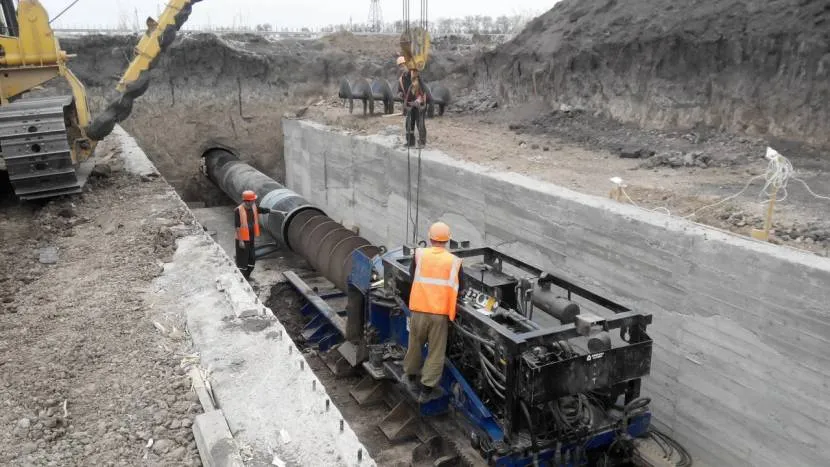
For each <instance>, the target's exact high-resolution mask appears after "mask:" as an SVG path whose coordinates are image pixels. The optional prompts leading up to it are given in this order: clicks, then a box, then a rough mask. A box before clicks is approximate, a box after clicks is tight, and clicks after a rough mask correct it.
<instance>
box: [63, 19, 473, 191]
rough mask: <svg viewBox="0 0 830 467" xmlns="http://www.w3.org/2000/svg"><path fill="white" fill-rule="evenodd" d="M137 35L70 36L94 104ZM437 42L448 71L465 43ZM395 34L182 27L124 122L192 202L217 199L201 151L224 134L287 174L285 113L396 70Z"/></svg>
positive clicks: (439, 74)
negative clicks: (295, 35)
mask: <svg viewBox="0 0 830 467" xmlns="http://www.w3.org/2000/svg"><path fill="white" fill-rule="evenodd" d="M136 42H137V37H136V36H103V35H93V36H85V37H79V38H64V39H62V40H61V45H62V46H63V47H64V49H65V50H67V51H68V52H70V53H74V54H77V57H76V58H74V59H73V60H72V62H71V64H70V65H71V68H72V70H73V71H74V72H75V73H76V74H77V75H78V77H79V78H80V79H81V80H82V81H83V82H84V83H85V84H86V86H87V88H88V92H89V94H90V100H91V101H92V107H93V109H95V110H97V109H100V108H101V107H102V104H103V103H104V102H105V98H112V97H113V96H114V95H115V91H114V88H115V85H116V83H117V82H118V80H119V79H120V77H121V74H122V73H123V72H124V70H125V68H126V66H127V65H128V63H129V60H130V58H131V57H132V55H133V48H134V46H135V44H136ZM442 47H443V46H442V45H441V44H439V45H438V47H437V48H438V51H437V52H436V54H434V61H433V63H432V64H431V68H430V73H431V75H430V76H431V78H432V79H440V78H443V77H444V76H445V75H446V74H447V73H449V71H450V70H451V69H453V68H454V66H455V63H457V62H458V61H459V60H461V59H462V57H463V56H464V51H463V50H459V49H458V48H457V47H445V49H446V50H443V51H442V50H441V48H442ZM397 54H398V41H397V39H396V38H395V37H392V36H368V37H367V36H354V35H352V34H348V33H346V34H334V35H331V36H326V37H324V38H322V39H319V40H279V41H272V40H267V39H265V38H263V37H261V36H257V35H252V34H250V35H243V34H226V35H221V36H220V35H215V34H207V33H184V34H181V35H180V37H179V38H178V39H177V40H176V41H175V42H174V44H173V45H172V46H171V47H170V49H169V50H167V52H166V53H165V54H164V55H163V56H162V58H161V59H160V61H159V63H158V65H157V66H156V68H155V70H154V72H153V75H152V76H153V79H152V82H151V86H150V90H149V91H148V92H147V93H146V94H145V95H144V96H143V97H142V98H140V99H139V100H137V101H136V105H135V107H134V108H133V113H132V115H131V116H130V118H129V119H128V120H126V121H125V122H124V123H123V125H124V127H125V128H126V129H127V130H128V131H129V132H130V133H131V134H133V135H134V136H135V137H136V139H137V140H138V142H139V143H140V144H141V146H142V148H143V149H144V150H145V151H146V152H147V154H148V156H149V157H150V158H151V159H152V160H153V162H154V163H155V164H156V166H157V167H158V168H159V170H160V171H161V172H162V173H163V174H164V175H165V177H166V178H167V179H168V180H169V181H170V182H171V183H172V184H173V186H174V187H175V188H176V189H177V190H178V191H179V193H181V194H182V195H183V196H184V198H185V200H186V201H205V202H206V203H208V204H215V203H219V202H221V200H222V198H223V196H222V195H221V193H219V192H218V191H217V190H215V189H214V188H213V187H211V186H209V184H207V183H205V180H204V178H203V177H201V176H200V175H199V173H198V168H199V156H200V149H202V148H203V145H204V144H205V143H206V142H209V141H212V140H213V141H219V142H222V143H224V144H227V145H230V146H232V147H235V148H237V149H239V151H240V152H241V154H243V155H245V156H246V157H249V158H250V159H251V160H252V161H253V162H254V163H255V164H256V166H257V167H258V168H259V169H261V170H263V171H265V172H267V173H268V174H269V175H271V176H273V177H275V178H276V179H278V180H282V179H283V177H284V170H285V169H284V164H283V159H282V129H281V127H280V121H281V118H282V116H283V114H284V113H285V112H297V111H300V110H301V109H302V108H303V107H307V106H308V105H310V104H313V103H315V102H319V101H321V100H323V99H326V98H331V97H332V96H335V95H336V89H337V85H338V83H339V80H340V79H341V78H343V77H347V78H356V77H364V78H373V77H382V78H386V79H394V78H395V77H396V67H395V58H396V57H397Z"/></svg>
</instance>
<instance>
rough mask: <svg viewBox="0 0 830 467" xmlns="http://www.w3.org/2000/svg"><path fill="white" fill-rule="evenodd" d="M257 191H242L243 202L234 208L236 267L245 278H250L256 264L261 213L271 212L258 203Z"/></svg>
mask: <svg viewBox="0 0 830 467" xmlns="http://www.w3.org/2000/svg"><path fill="white" fill-rule="evenodd" d="M256 199H257V196H256V193H254V192H253V191H250V190H247V191H244V192H243V193H242V204H240V205H239V206H237V207H236V209H234V223H235V226H236V267H238V268H239V270H240V271H241V272H242V275H243V276H245V278H246V279H247V278H249V277H250V276H251V273H252V272H253V271H254V266H255V265H256V248H255V247H256V245H255V239H256V238H257V237H259V235H260V229H259V215H260V214H269V213H270V212H271V210H270V209H268V208H261V207H258V206H257V205H256Z"/></svg>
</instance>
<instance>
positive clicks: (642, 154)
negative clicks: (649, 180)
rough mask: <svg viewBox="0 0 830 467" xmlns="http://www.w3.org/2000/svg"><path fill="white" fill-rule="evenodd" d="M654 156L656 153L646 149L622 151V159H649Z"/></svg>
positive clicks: (635, 148) (633, 148)
mask: <svg viewBox="0 0 830 467" xmlns="http://www.w3.org/2000/svg"><path fill="white" fill-rule="evenodd" d="M653 155H654V151H652V150H650V149H645V148H637V147H627V148H622V149H620V157H621V158H622V159H648V158H649V157H651V156H653Z"/></svg>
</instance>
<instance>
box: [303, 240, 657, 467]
mask: <svg viewBox="0 0 830 467" xmlns="http://www.w3.org/2000/svg"><path fill="white" fill-rule="evenodd" d="M403 256H404V253H403V248H399V249H397V250H393V251H389V252H384V253H383V255H382V256H381V255H378V256H375V257H374V258H369V257H367V256H366V255H364V254H363V253H362V252H360V251H354V252H353V253H352V259H351V272H350V274H349V277H348V285H349V287H350V290H351V289H353V290H356V291H359V293H360V294H361V295H362V296H363V298H364V300H363V308H364V309H363V313H364V319H365V321H364V322H365V323H368V324H371V326H372V328H373V329H374V330H375V331H376V333H377V334H376V339H377V340H378V341H380V342H383V343H393V344H397V345H398V346H400V347H402V348H404V349H406V348H407V346H408V338H409V332H408V330H407V322H408V318H409V316H410V311H409V309H408V307H407V306H406V304H405V303H403V301H402V300H400V299H397V300H394V301H390V300H373V299H372V294H371V291H372V280H373V271H375V272H378V273H380V276H381V277H382V276H383V268H384V264H383V260H384V259H387V260H388V259H390V258H391V259H394V258H400V257H403ZM375 277H377V276H375ZM295 281H299V279H298V278H295V279H294V280H292V283H294V285H295V287H297V289H298V290H299V292H300V293H301V294H302V295H303V296H304V297H305V299H306V301H307V303H306V304H305V305H304V306H303V307H302V313H303V315H305V316H307V317H310V318H311V320H310V322H309V323H308V324H307V325H306V326H305V328H304V330H303V332H302V335H303V338H304V339H305V340H306V341H307V342H309V343H312V344H316V345H318V346H319V348H320V350H322V351H327V350H329V349H331V348H333V347H334V346H336V345H337V344H339V343H341V342H344V340H345V331H344V327H343V325H342V323H337V322H335V321H336V319H333V318H335V317H342V316H345V315H346V310H334V309H332V307H331V306H329V304H328V303H327V300H331V299H335V298H342V297H344V296H347V295H348V294H345V293H342V292H332V293H328V294H322V295H318V294H317V293H316V292H315V291H313V290H312V289H311V288H309V287H308V286H307V285H306V286H305V287H302V286H299V287H298V286H297V285H298V284H296V283H295ZM302 285H304V284H302ZM386 377H387V378H390V379H396V377H395V375H393V374H390V373H389V372H387V375H386ZM441 387H442V388H443V390H444V395H443V396H442V397H440V398H438V399H436V400H433V401H430V402H428V403H425V404H418V405H417V407H418V409H417V410H418V411H419V413H420V414H421V415H422V416H424V417H429V416H435V415H439V414H442V413H446V412H448V411H449V410H450V409H451V408H452V409H454V410H453V411H454V412H458V413H461V414H463V416H464V422H465V423H466V425H468V426H469V428H470V432H474V433H475V434H476V436H477V437H478V438H479V439H486V440H487V443H488V444H489V445H499V444H500V443H503V442H505V439H506V436H505V427H503V426H502V424H501V423H500V422H499V420H498V419H497V418H496V417H495V416H494V414H493V413H491V411H490V410H489V409H488V408H487V406H486V405H485V404H484V403H483V402H482V400H481V399H480V398H479V396H478V395H477V394H476V392H475V390H474V389H473V387H472V386H471V385H470V384H469V383H468V382H467V380H466V379H465V378H464V376H463V375H462V374H461V372H460V371H459V370H458V369H457V368H456V367H455V366H454V365H453V363H452V362H450V361H449V359H447V361H446V364H445V368H444V373H443V377H442V380H441ZM623 420H627V427H626V430H625V432H626V433H625V434H626V435H628V436H630V437H639V436H642V435H644V434H646V432H647V431H648V428H649V425H650V423H651V413H650V411H648V410H644V411H641V412H639V413H637V414H636V415H632V416H631V417H630V418H627V417H626V418H623ZM620 427H621V424H619V423H617V424H616V425H609V426H608V427H607V429H603V430H601V431H599V432H597V433H595V434H594V435H593V436H591V437H590V438H588V439H587V441H586V440H585V439H582V440H579V441H572V442H565V443H561V444H558V445H557V446H556V447H553V448H551V447H549V448H547V449H544V450H540V451H539V452H538V453H536V455H535V456H534V455H533V453H531V452H530V450H529V449H526V450H524V451H523V452H518V453H517V452H515V451H511V450H508V451H507V452H496V451H494V450H493V451H491V454H490V456H489V459H486V460H487V461H489V463H490V464H491V465H496V466H505V467H514V466H515V467H519V466H527V465H532V463H533V461H534V457H535V459H536V460H537V461H538V462H541V464H539V465H555V466H576V465H582V464H580V463H579V462H580V459H582V457H581V453H583V452H584V451H585V450H586V449H592V448H600V447H607V446H610V445H612V444H613V443H614V442H615V440H616V439H617V438H618V436H620V435H621V431H622V430H621V428H620Z"/></svg>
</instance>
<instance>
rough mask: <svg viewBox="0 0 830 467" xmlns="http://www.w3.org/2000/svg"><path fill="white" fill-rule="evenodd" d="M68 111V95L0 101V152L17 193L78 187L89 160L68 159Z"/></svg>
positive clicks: (37, 194)
mask: <svg viewBox="0 0 830 467" xmlns="http://www.w3.org/2000/svg"><path fill="white" fill-rule="evenodd" d="M73 112H74V111H73V98H72V96H60V97H42V98H34V99H25V100H20V101H16V102H13V103H11V104H8V105H4V106H0V151H1V153H0V154H2V158H3V161H4V162H5V165H6V170H7V171H8V174H9V181H11V184H12V186H13V187H14V192H15V194H16V195H17V196H18V197H19V198H20V199H22V200H36V199H41V198H51V197H55V196H62V195H71V194H77V193H81V191H82V188H83V185H84V183H85V182H86V178H87V177H88V175H89V173H90V172H91V169H92V163H91V162H88V163H85V164H75V163H74V162H73V160H72V153H71V150H70V149H71V148H70V146H69V140H68V138H67V132H68V128H67V122H70V121H71V120H70V118H71V117H70V116H71V115H72V114H73Z"/></svg>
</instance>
